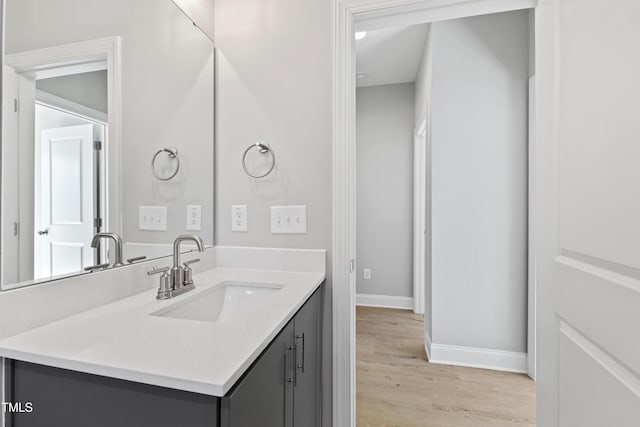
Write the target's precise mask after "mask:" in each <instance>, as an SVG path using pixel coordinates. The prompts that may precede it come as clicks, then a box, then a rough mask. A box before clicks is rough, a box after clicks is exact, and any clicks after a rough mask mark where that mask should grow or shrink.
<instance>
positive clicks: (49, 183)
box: [35, 124, 96, 279]
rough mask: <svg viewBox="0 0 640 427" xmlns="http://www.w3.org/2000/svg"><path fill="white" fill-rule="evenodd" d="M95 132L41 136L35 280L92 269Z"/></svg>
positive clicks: (90, 128) (83, 128) (75, 129)
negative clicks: (37, 259) (88, 267)
mask: <svg viewBox="0 0 640 427" xmlns="http://www.w3.org/2000/svg"><path fill="white" fill-rule="evenodd" d="M95 126H96V125H92V124H86V125H80V126H68V127H61V128H54V129H45V130H43V131H42V137H41V146H40V159H41V166H40V168H41V170H40V173H41V175H40V176H41V183H40V197H39V198H40V203H39V208H38V209H37V211H36V216H37V218H39V219H40V221H36V223H38V222H39V227H38V228H39V229H38V230H36V233H35V247H36V252H37V253H39V254H40V257H39V261H38V263H37V267H36V277H35V278H36V279H39V278H44V277H51V276H58V275H63V274H67V273H73V272H78V271H81V270H82V269H83V268H84V267H86V266H89V265H92V264H93V260H94V255H93V248H91V239H92V237H93V234H94V222H93V221H94V217H95V214H94V203H95V194H94V192H95V178H94V175H95V173H94V132H96V131H95V129H94V127H95ZM38 211H39V212H38ZM38 270H39V271H38Z"/></svg>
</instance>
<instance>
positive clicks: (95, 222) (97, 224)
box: [93, 218, 102, 228]
mask: <svg viewBox="0 0 640 427" xmlns="http://www.w3.org/2000/svg"><path fill="white" fill-rule="evenodd" d="M93 227H94V228H100V227H102V218H94V219H93Z"/></svg>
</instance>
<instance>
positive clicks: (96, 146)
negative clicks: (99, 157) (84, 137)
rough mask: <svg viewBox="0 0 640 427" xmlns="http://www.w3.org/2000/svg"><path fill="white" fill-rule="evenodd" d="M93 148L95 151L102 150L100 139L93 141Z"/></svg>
mask: <svg viewBox="0 0 640 427" xmlns="http://www.w3.org/2000/svg"><path fill="white" fill-rule="evenodd" d="M93 149H94V150H96V151H100V150H102V141H93Z"/></svg>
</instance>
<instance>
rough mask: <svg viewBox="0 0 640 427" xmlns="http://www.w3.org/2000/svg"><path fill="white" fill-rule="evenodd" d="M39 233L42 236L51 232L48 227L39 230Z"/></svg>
mask: <svg viewBox="0 0 640 427" xmlns="http://www.w3.org/2000/svg"><path fill="white" fill-rule="evenodd" d="M38 234H39V235H41V236H46V235H47V234H49V229H48V228H47V229H46V230H40V231H38Z"/></svg>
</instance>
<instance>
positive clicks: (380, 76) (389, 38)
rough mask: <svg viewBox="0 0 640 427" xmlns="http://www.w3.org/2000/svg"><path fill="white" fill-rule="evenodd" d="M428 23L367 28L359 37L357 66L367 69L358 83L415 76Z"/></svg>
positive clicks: (409, 79) (400, 80) (384, 82)
mask: <svg viewBox="0 0 640 427" xmlns="http://www.w3.org/2000/svg"><path fill="white" fill-rule="evenodd" d="M428 25H429V24H420V25H412V26H410V27H398V28H387V29H383V30H376V31H368V32H367V35H366V37H365V38H363V39H361V40H356V70H357V72H358V73H367V77H365V78H364V79H358V80H357V85H358V87H365V86H379V85H387V84H395V83H408V82H414V81H415V80H416V75H417V74H418V67H419V66H420V59H421V58H422V51H423V50H424V43H425V41H426V39H427V29H428Z"/></svg>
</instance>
